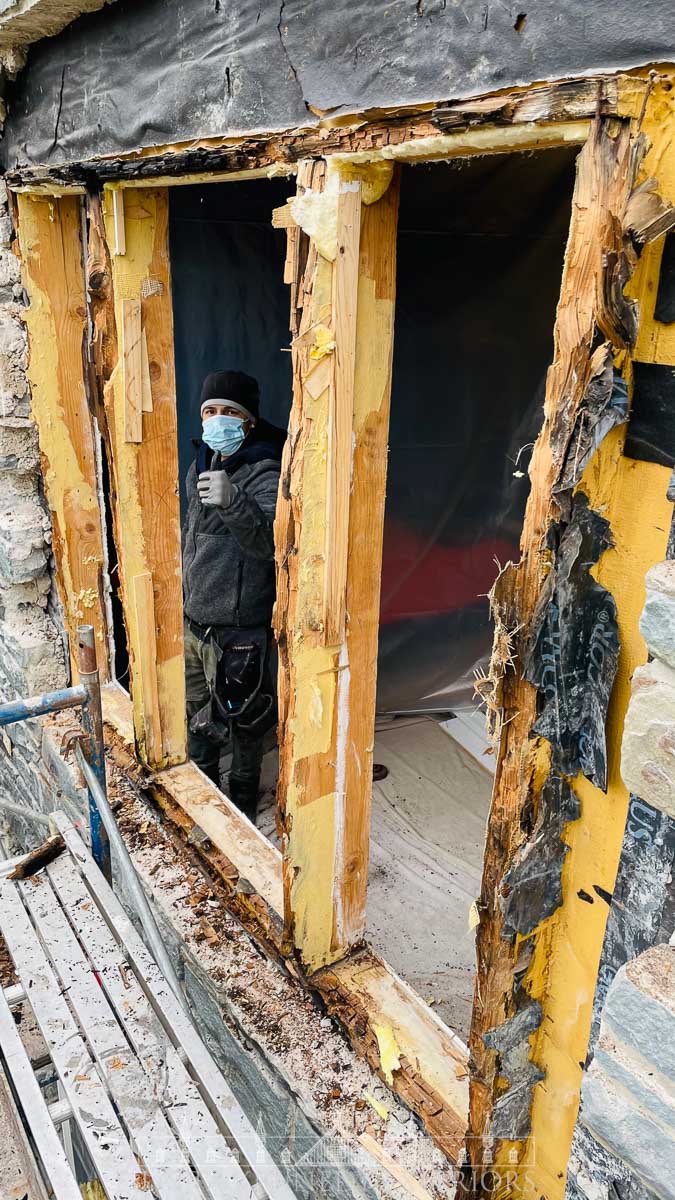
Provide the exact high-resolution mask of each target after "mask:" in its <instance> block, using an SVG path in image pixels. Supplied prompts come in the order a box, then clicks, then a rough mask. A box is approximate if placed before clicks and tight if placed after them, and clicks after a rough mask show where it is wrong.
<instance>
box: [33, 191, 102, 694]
mask: <svg viewBox="0 0 675 1200" xmlns="http://www.w3.org/2000/svg"><path fill="white" fill-rule="evenodd" d="M17 200H18V213H19V244H20V247H21V258H22V263H23V277H24V283H25V287H26V291H27V292H28V295H29V296H30V299H31V303H30V305H29V306H28V307H27V308H26V310H25V320H26V324H27V326H28V338H29V345H30V360H29V365H28V378H29V380H30V385H31V412H32V415H33V417H34V419H35V421H36V423H37V427H38V436H39V440H40V453H41V456H42V476H43V479H44V485H45V494H46V497H47V502H48V504H49V508H50V511H51V517H52V531H53V547H54V557H55V559H56V582H57V586H58V590H59V596H60V599H61V603H62V605H63V611H64V615H65V623H66V629H67V631H68V635H69V640H70V646H71V647H72V648H76V647H77V626H78V625H81V624H82V623H83V622H87V623H90V624H92V625H93V626H94V632H95V636H96V644H97V647H98V667H99V671H100V673H101V678H102V679H103V680H104V681H105V680H106V679H108V678H109V666H108V655H107V630H106V618H105V601H104V586H103V570H104V563H105V551H104V545H103V534H102V525H101V516H100V511H99V495H98V480H97V474H96V445H95V437H96V433H95V430H94V425H93V422H92V415H91V413H90V411H89V406H88V403H87V393H86V388H85V377H84V368H83V358H82V348H83V344H84V342H85V338H86V330H87V320H86V299H85V292H84V278H83V273H82V242H81V228H82V225H81V219H80V215H81V210H80V200H79V198H78V197H76V196H62V197H60V198H58V199H55V198H54V199H50V198H47V197H44V198H43V197H40V198H35V197H32V196H27V195H21V196H19V197H17ZM71 671H72V672H73V676H74V677H75V678H77V654H76V653H75V652H73V651H71Z"/></svg>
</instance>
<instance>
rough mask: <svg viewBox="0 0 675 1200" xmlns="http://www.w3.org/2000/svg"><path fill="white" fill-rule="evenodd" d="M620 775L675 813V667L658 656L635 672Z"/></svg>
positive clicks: (656, 805)
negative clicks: (657, 658) (660, 660)
mask: <svg viewBox="0 0 675 1200" xmlns="http://www.w3.org/2000/svg"><path fill="white" fill-rule="evenodd" d="M621 775H622V778H623V781H624V783H625V785H626V787H627V788H629V789H630V791H631V792H633V793H634V794H635V795H636V796H640V798H641V799H642V800H646V801H647V803H648V804H651V805H652V806H653V807H654V808H658V809H660V811H661V812H665V813H668V815H669V816H670V817H675V670H673V669H672V667H669V666H667V665H666V664H665V663H661V662H659V661H658V660H656V661H654V662H651V663H647V664H646V665H645V666H644V667H638V669H637V670H636V671H635V674H634V675H633V690H632V695H631V700H630V704H629V707H628V712H627V714H626V722H625V725H624V733H623V741H622V743H621Z"/></svg>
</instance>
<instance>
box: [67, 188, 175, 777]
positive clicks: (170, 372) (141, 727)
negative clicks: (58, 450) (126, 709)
mask: <svg viewBox="0 0 675 1200" xmlns="http://www.w3.org/2000/svg"><path fill="white" fill-rule="evenodd" d="M114 194H115V191H114V189H113V190H112V192H111V191H110V189H106V192H105V195H104V223H105V233H106V237H107V240H108V242H109V243H110V242H112V241H113V238H114V213H113V200H112V196H113V195H114ZM93 215H94V216H95V213H94V214H93ZM125 227H126V252H125V254H124V255H121V256H116V257H115V256H113V257H110V256H108V257H107V258H106V254H105V245H103V246H102V245H101V229H100V223H99V224H97V223H96V222H95V221H92V224H91V228H92V237H94V236H95V238H96V244H93V243H92V247H91V249H92V254H91V256H90V257H91V261H92V263H94V264H96V263H98V264H99V265H98V267H97V268H96V271H97V280H100V281H102V282H100V283H99V285H98V289H97V291H96V294H95V301H94V326H95V337H96V341H95V346H96V353H95V362H96V366H97V371H98V373H99V378H100V379H101V380H102V381H103V383H104V385H105V391H104V397H105V412H106V420H107V441H108V445H109V448H110V460H111V477H112V484H113V490H114V496H115V509H116V517H115V532H116V542H117V549H118V554H119V566H120V579H121V583H122V600H123V604H124V610H125V620H126V628H127V638H128V644H129V654H130V685H131V694H132V698H133V706H134V728H135V732H136V740H137V745H138V750H139V754H140V756H141V758H142V759H143V760H144V761H145V762H147V763H148V764H149V765H150V766H153V767H164V766H168V765H170V764H172V763H176V762H182V761H184V759H185V756H186V722H185V678H184V663H183V600H182V583H181V551H180V509H179V501H178V489H177V486H176V480H177V478H178V442H177V424H176V421H177V418H176V384H175V371H174V355H173V313H172V305H171V275H170V267H169V246H168V196H167V193H166V190H163V189H158V190H155V191H149V190H144V189H139V190H137V191H134V193H133V197H132V199H131V200H129V199H127V201H126V210H125ZM106 276H107V282H106ZM139 297H140V310H141V327H142V330H143V331H144V332H145V336H146V342H147V350H148V374H149V376H150V379H151V381H152V382H151V387H152V411H147V408H146V411H145V412H143V383H142V377H143V369H142V358H143V352H142V337H140V335H139V360H140V363H141V366H140V367H139V397H138V410H139V414H138V415H139V417H140V418H141V420H142V425H143V440H142V441H141V442H128V441H126V438H125V421H124V408H125V388H124V372H123V370H122V367H123V355H122V356H121V357H118V356H117V352H116V347H115V341H114V330H115V326H116V327H117V331H118V335H119V336H120V337H121V333H120V331H121V330H122V328H123V325H124V312H125V308H126V305H127V302H128V301H130V300H131V301H134V302H135V303H139V300H138V298H139ZM106 381H107V382H106ZM146 390H147V385H146ZM146 406H147V396H146ZM146 573H148V574H149V575H150V576H151V578H152V583H153V596H154V608H155V622H154V624H155V629H156V636H155V638H154V639H153V645H154V647H155V650H156V654H155V661H154V662H152V665H151V659H152V654H151V653H148V647H147V645H145V644H144V639H145V638H147V633H148V624H147V621H146V620H145V619H143V620H140V619H139V617H140V616H141V614H139V612H138V610H137V607H136V601H135V589H134V579H135V577H137V576H144V575H145V574H146ZM147 673H149V674H150V678H149V680H148V679H147V678H146V676H147ZM154 674H156V688H157V710H158V722H156V724H157V726H158V728H159V729H160V730H161V739H160V737H159V735H158V733H157V732H154V733H153V732H150V733H148V730H146V722H145V711H144V709H145V704H146V701H148V700H149V701H150V702H151V703H152V702H153V701H154V684H153V680H152V676H153V675H154ZM153 719H154V717H153V716H152V715H150V716H149V719H148V728H149V726H150V723H151V722H152V720H153Z"/></svg>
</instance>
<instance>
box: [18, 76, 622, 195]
mask: <svg viewBox="0 0 675 1200" xmlns="http://www.w3.org/2000/svg"><path fill="white" fill-rule="evenodd" d="M624 78H626V77H624V76H619V77H614V78H607V77H601V76H598V77H597V78H591V79H588V78H586V79H578V80H562V81H559V82H557V83H547V84H535V85H533V86H531V87H527V88H522V89H516V90H511V91H502V92H495V93H492V94H490V95H488V96H481V97H479V98H477V99H474V100H463V101H448V102H446V101H440V102H438V103H427V104H422V105H417V106H411V107H410V108H405V109H401V108H392V109H388V110H386V111H385V112H381V111H380V112H378V113H377V114H369V113H354V120H353V123H346V121H345V117H344V115H342V114H341V116H340V119H339V121H338V122H334V121H333V120H332V119H331V118H326V119H325V120H319V121H317V122H316V125H315V126H310V127H307V126H304V127H302V128H298V129H289V130H286V131H284V132H282V133H275V134H271V135H270V134H264V135H262V136H259V137H244V138H236V137H234V138H233V137H222V138H205V139H203V140H201V141H199V142H197V143H195V142H194V141H191V142H178V143H172V144H169V145H165V146H161V147H146V148H144V149H141V150H139V151H132V152H130V153H129V154H127V155H118V156H110V157H107V158H95V159H90V160H88V161H86V162H82V163H73V164H66V165H60V166H57V167H46V166H38V167H29V168H23V169H21V170H20V171H11V172H10V173H9V175H8V180H9V182H10V184H11V186H12V188H14V190H19V189H21V188H27V189H38V188H42V187H46V188H48V189H51V190H52V191H53V190H54V188H55V187H56V186H59V187H62V188H72V189H78V190H80V191H81V190H83V185H89V184H90V182H91V180H92V179H99V180H101V181H105V180H114V181H115V182H116V183H119V184H121V185H123V186H125V187H132V188H134V187H148V186H152V187H155V186H165V185H166V184H167V183H175V184H180V183H197V182H200V181H201V182H216V181H217V180H218V179H228V178H229V179H233V178H241V179H244V178H254V177H255V176H256V175H258V176H260V177H262V176H264V175H265V174H266V173H267V172H268V171H270V170H273V171H274V172H275V173H276V172H279V171H287V172H289V173H290V172H292V171H294V170H295V169H296V166H297V163H298V162H299V161H301V160H303V159H308V158H323V157H325V156H329V155H331V154H333V153H334V152H336V151H337V152H344V153H353V152H357V153H359V152H364V151H365V152H368V153H370V154H374V155H377V154H378V153H380V152H384V153H389V154H391V155H392V156H393V157H396V156H398V155H400V156H401V157H406V158H407V157H409V156H410V152H411V149H413V150H414V147H410V148H407V147H408V144H409V143H412V142H419V145H418V147H417V154H418V157H419V159H420V160H422V159H424V158H425V156H426V157H427V158H428V157H429V146H428V145H427V146H426V147H425V146H424V145H423V142H424V140H425V139H429V138H446V139H447V140H446V142H445V143H443V142H438V143H437V146H436V151H437V153H438V154H439V155H440V156H441V157H451V156H454V155H456V154H461V153H467V154H471V153H476V152H481V153H495V152H497V153H498V152H499V149H500V142H503V149H512V150H516V149H522V150H527V149H536V148H537V145H540V146H541V145H547V144H560V143H561V142H563V141H565V140H566V139H569V138H571V139H572V140H576V141H583V139H584V137H585V132H586V130H585V125H584V123H585V122H587V121H588V120H589V119H590V118H591V117H593V116H594V114H595V113H596V112H598V111H600V112H601V113H603V114H610V113H613V112H616V110H617V104H618V96H619V92H620V89H621V84H622V80H623V79H624ZM483 127H490V128H489V130H488V129H484V128H483ZM566 127H567V128H566ZM488 133H489V136H485V135H486V134H488ZM457 135H458V136H457ZM464 135H466V136H464ZM475 135H478V136H477V137H476V136H475Z"/></svg>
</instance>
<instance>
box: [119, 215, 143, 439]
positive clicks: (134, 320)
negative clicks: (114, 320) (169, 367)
mask: <svg viewBox="0 0 675 1200" xmlns="http://www.w3.org/2000/svg"><path fill="white" fill-rule="evenodd" d="M115 194H116V195H117V193H115ZM122 375H123V380H124V382H123V388H124V440H125V442H142V441H143V351H142V341H141V302H140V300H123V301H122Z"/></svg>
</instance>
